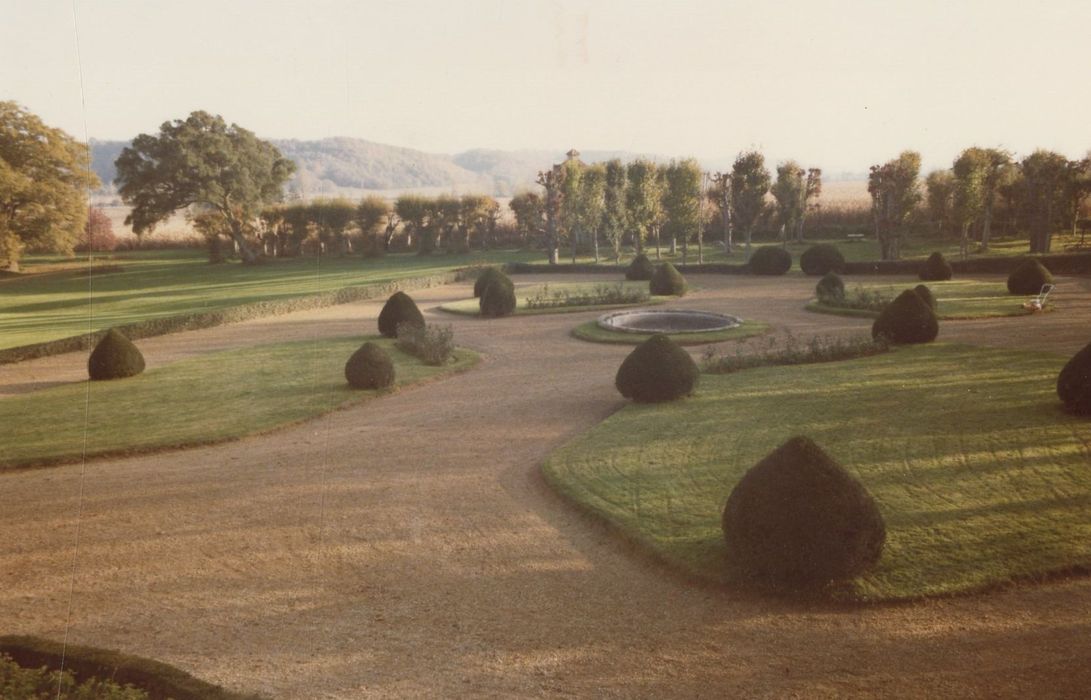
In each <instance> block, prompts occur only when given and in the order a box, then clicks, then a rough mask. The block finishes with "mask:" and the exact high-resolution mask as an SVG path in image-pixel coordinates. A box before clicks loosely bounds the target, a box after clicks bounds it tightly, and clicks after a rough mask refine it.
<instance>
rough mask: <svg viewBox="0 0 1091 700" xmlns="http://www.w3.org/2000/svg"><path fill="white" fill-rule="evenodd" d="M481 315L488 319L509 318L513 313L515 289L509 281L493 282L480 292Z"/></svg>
mask: <svg viewBox="0 0 1091 700" xmlns="http://www.w3.org/2000/svg"><path fill="white" fill-rule="evenodd" d="M480 308H481V315H482V316H485V317H488V318H499V317H501V316H509V315H511V314H512V312H514V311H515V289H514V288H513V287H512V286H511V281H510V280H509V281H508V282H504V281H503V280H493V281H492V282H490V283H489V284H488V285H486V286H485V290H484V291H483V292H481V302H480Z"/></svg>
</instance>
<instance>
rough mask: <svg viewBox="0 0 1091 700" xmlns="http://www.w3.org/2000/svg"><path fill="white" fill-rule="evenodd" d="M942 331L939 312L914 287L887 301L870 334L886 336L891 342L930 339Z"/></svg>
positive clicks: (926, 340)
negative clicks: (937, 316) (940, 329)
mask: <svg viewBox="0 0 1091 700" xmlns="http://www.w3.org/2000/svg"><path fill="white" fill-rule="evenodd" d="M937 335H939V321H938V320H937V319H936V312H935V311H933V310H932V308H931V307H930V306H928V304H927V303H925V301H924V299H921V297H920V295H919V294H917V293H916V292H915V291H913V290H912V289H907V290H905V291H904V292H902V293H901V294H899V295H898V296H897V298H896V299H894V301H892V302H890V303H889V304H887V305H886V308H885V309H883V310H882V311H881V312H880V313H879V317H878V318H877V319H875V323H873V324H872V325H871V337H872V338H878V337H879V336H885V337H886V339H887V340H888V341H890V342H891V343H897V344H908V343H930V342H932V341H933V340H935V339H936V336H937Z"/></svg>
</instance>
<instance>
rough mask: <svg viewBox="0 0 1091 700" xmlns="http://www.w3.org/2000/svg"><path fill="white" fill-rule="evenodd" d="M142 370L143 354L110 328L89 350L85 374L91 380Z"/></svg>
mask: <svg viewBox="0 0 1091 700" xmlns="http://www.w3.org/2000/svg"><path fill="white" fill-rule="evenodd" d="M143 371H144V356H143V355H141V354H140V351H139V350H137V349H136V346H135V345H133V343H132V341H131V340H129V339H128V338H126V337H125V336H124V335H122V334H121V332H120V331H117V330H114V329H113V328H111V329H110V330H108V331H107V332H106V335H105V336H103V338H102V340H100V341H99V343H98V345H96V346H95V349H94V350H92V351H91V357H90V358H88V360H87V374H88V375H90V377H91V379H93V380H100V379H123V378H125V377H132V376H135V375H137V374H140V373H141V372H143Z"/></svg>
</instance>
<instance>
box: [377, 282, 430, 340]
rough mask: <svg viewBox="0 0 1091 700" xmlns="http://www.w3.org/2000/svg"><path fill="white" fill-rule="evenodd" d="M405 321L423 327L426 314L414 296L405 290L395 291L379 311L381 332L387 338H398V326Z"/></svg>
mask: <svg viewBox="0 0 1091 700" xmlns="http://www.w3.org/2000/svg"><path fill="white" fill-rule="evenodd" d="M403 323H412V324H415V325H418V326H422V327H423V326H424V315H423V314H421V312H420V309H418V308H417V303H416V302H415V301H413V298H412V297H410V296H409V295H408V294H406V293H405V292H394V293H393V294H391V295H390V298H389V299H387V300H386V304H385V305H384V306H383V310H382V311H380V312H379V332H380V333H382V334H383V335H384V336H386V337H387V338H397V337H398V326H399V325H401V324H403Z"/></svg>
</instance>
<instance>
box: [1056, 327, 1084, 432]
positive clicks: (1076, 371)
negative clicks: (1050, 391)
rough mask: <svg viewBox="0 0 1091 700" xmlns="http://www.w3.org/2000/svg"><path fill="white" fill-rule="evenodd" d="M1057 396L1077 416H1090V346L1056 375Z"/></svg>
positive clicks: (1073, 357) (1077, 354) (1075, 356)
mask: <svg viewBox="0 0 1091 700" xmlns="http://www.w3.org/2000/svg"><path fill="white" fill-rule="evenodd" d="M1057 396H1060V397H1061V401H1063V402H1064V406H1065V408H1066V409H1067V410H1068V411H1070V412H1072V413H1075V414H1077V415H1081V416H1087V415H1091V344H1088V345H1087V346H1086V347H1085V348H1084V349H1083V350H1080V351H1079V352H1078V353H1076V354H1075V355H1073V356H1072V359H1071V360H1069V361H1068V362H1067V363H1066V364H1065V366H1064V369H1062V370H1061V373H1060V374H1059V375H1057Z"/></svg>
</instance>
